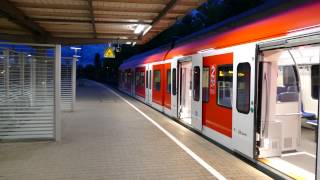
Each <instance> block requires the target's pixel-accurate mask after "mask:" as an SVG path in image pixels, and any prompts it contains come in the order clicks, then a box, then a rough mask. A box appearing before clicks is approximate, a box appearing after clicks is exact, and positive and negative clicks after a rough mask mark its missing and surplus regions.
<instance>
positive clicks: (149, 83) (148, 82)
mask: <svg viewBox="0 0 320 180" xmlns="http://www.w3.org/2000/svg"><path fill="white" fill-rule="evenodd" d="M151 79H152V65H150V64H147V65H146V82H145V88H146V99H145V101H146V103H147V104H149V105H151V103H152V80H151Z"/></svg>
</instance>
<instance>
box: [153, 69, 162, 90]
mask: <svg viewBox="0 0 320 180" xmlns="http://www.w3.org/2000/svg"><path fill="white" fill-rule="evenodd" d="M160 76H161V73H160V70H154V71H153V87H154V89H155V90H156V91H160V86H161V77H160Z"/></svg>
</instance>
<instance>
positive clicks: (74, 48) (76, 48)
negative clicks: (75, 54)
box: [70, 47, 81, 50]
mask: <svg viewBox="0 0 320 180" xmlns="http://www.w3.org/2000/svg"><path fill="white" fill-rule="evenodd" d="M70 49H73V50H81V48H80V47H70Z"/></svg>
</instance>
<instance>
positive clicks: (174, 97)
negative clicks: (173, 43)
mask: <svg viewBox="0 0 320 180" xmlns="http://www.w3.org/2000/svg"><path fill="white" fill-rule="evenodd" d="M177 66H178V64H177V61H176V60H172V63H171V71H172V76H171V78H172V92H171V111H172V112H171V114H172V115H173V116H174V117H175V118H178V114H177V112H178V98H177V94H178V93H177V89H178V88H177V87H178V84H177V83H178V80H177V77H178V74H177V73H178V72H177Z"/></svg>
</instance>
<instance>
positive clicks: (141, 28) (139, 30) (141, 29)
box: [134, 24, 144, 34]
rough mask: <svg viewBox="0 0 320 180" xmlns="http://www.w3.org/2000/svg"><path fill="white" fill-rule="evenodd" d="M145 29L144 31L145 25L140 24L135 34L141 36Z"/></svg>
mask: <svg viewBox="0 0 320 180" xmlns="http://www.w3.org/2000/svg"><path fill="white" fill-rule="evenodd" d="M143 29H144V25H142V24H139V25H138V26H137V27H136V29H135V30H134V33H135V34H140V33H141V32H142V31H143Z"/></svg>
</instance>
